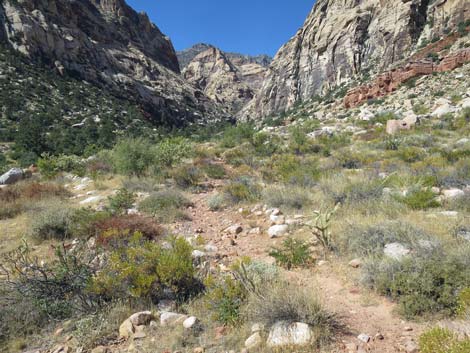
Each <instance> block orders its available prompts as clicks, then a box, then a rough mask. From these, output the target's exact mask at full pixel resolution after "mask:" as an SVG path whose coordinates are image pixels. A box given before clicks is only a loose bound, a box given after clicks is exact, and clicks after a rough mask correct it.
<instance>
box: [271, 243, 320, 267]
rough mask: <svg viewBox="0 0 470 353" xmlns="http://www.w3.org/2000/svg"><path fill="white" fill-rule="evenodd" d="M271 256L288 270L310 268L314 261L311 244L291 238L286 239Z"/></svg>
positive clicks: (273, 250) (272, 250)
mask: <svg viewBox="0 0 470 353" xmlns="http://www.w3.org/2000/svg"><path fill="white" fill-rule="evenodd" d="M269 256H272V257H273V258H274V259H275V260H276V264H278V265H280V266H282V267H285V268H287V269H288V270H290V269H292V268H293V267H304V266H309V265H311V264H312V263H313V261H314V260H313V258H312V251H311V250H310V244H309V243H307V242H305V241H302V240H296V239H293V238H291V237H289V238H287V239H285V240H284V241H283V242H282V246H281V247H280V248H272V249H271V251H270V252H269Z"/></svg>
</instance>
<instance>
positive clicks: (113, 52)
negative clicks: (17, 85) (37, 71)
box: [0, 0, 221, 124]
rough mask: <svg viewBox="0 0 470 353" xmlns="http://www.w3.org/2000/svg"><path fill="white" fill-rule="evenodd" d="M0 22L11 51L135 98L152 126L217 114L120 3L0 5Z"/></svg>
mask: <svg viewBox="0 0 470 353" xmlns="http://www.w3.org/2000/svg"><path fill="white" fill-rule="evenodd" d="M2 13H3V16H2ZM0 25H1V28H2V30H1V31H0V33H1V32H3V33H4V36H3V41H8V43H9V44H10V45H11V46H12V47H13V48H14V49H16V50H18V51H20V52H21V53H23V54H25V55H27V56H29V57H31V58H32V59H34V60H41V61H43V62H46V63H49V64H50V65H51V67H54V66H55V67H56V68H58V69H59V72H62V73H63V72H68V73H73V74H74V75H77V76H79V77H80V78H82V79H85V80H87V81H90V82H92V83H95V84H97V85H99V86H101V87H106V89H109V90H110V91H112V92H113V93H114V94H116V95H119V96H124V97H126V98H130V99H132V100H135V101H137V102H138V103H140V104H141V105H142V106H143V108H144V109H145V110H146V111H147V113H149V114H148V115H149V118H150V119H153V120H154V121H155V122H158V123H170V124H173V123H175V124H180V123H184V122H187V121H194V120H198V119H200V118H202V117H205V118H207V119H209V118H212V117H215V116H219V114H220V111H221V110H220V109H218V108H217V107H216V106H215V105H214V103H213V102H211V101H210V100H209V99H207V98H206V97H205V96H204V94H203V93H202V92H200V91H198V90H197V89H194V88H193V87H192V86H191V85H189V84H188V83H187V82H185V81H184V80H183V79H182V77H181V76H180V75H179V73H180V69H179V64H178V60H177V57H176V53H175V50H174V48H173V45H172V43H171V41H170V40H169V39H168V38H167V37H165V36H164V35H163V34H162V33H161V32H160V30H159V29H158V28H157V27H156V26H155V25H154V24H152V23H151V22H150V20H149V19H148V17H147V15H145V14H138V13H137V12H135V11H134V10H133V9H131V8H130V7H129V6H127V5H126V3H125V2H124V1H123V0H80V1H68V0H23V1H21V2H18V1H11V0H4V1H3V2H2V3H1V4H0ZM5 37H6V38H5ZM1 38H2V36H1V34H0V39H1Z"/></svg>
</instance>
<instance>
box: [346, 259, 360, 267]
mask: <svg viewBox="0 0 470 353" xmlns="http://www.w3.org/2000/svg"><path fill="white" fill-rule="evenodd" d="M349 266H351V267H352V268H359V267H361V266H362V261H361V259H354V260H352V261H350V262H349Z"/></svg>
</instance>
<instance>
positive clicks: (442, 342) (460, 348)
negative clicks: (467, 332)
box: [419, 327, 470, 353]
mask: <svg viewBox="0 0 470 353" xmlns="http://www.w3.org/2000/svg"><path fill="white" fill-rule="evenodd" d="M419 348H420V352H421V353H468V352H470V339H464V340H459V339H458V337H457V335H456V334H455V333H453V332H452V331H450V330H448V329H445V328H440V327H436V328H433V329H431V330H429V331H427V332H425V333H423V334H422V335H421V336H420V338H419Z"/></svg>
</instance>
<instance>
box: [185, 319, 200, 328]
mask: <svg viewBox="0 0 470 353" xmlns="http://www.w3.org/2000/svg"><path fill="white" fill-rule="evenodd" d="M197 323H198V319H197V317H195V316H190V317H188V318H187V319H186V320H184V321H183V327H184V328H185V329H188V330H189V329H191V328H194V327H195V326H196V325H197Z"/></svg>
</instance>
